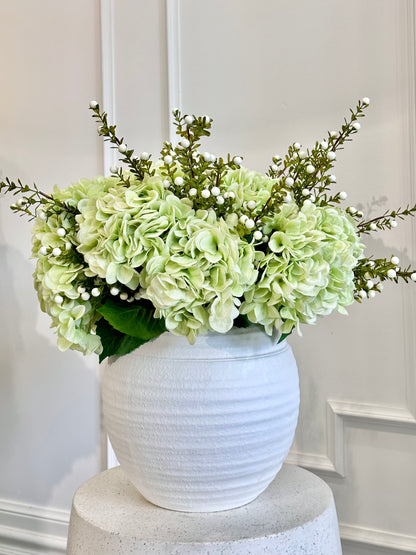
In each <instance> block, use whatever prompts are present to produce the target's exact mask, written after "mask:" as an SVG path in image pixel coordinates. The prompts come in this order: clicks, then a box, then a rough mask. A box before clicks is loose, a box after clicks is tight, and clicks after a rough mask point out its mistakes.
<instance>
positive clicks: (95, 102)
mask: <svg viewBox="0 0 416 555" xmlns="http://www.w3.org/2000/svg"><path fill="white" fill-rule="evenodd" d="M97 106H98V102H97V101H96V100H91V102H90V108H92V109H93V110H94V109H95V108H97Z"/></svg>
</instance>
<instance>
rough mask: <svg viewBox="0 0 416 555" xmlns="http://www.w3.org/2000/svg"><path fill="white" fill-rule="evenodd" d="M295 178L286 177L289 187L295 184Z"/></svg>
mask: <svg viewBox="0 0 416 555" xmlns="http://www.w3.org/2000/svg"><path fill="white" fill-rule="evenodd" d="M294 182H295V181H294V179H293V177H286V179H285V185H287V186H288V187H291V186H292V185H293V184H294Z"/></svg>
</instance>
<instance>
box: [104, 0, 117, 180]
mask: <svg viewBox="0 0 416 555" xmlns="http://www.w3.org/2000/svg"><path fill="white" fill-rule="evenodd" d="M100 18H101V75H102V96H103V100H102V106H101V108H102V109H103V110H104V111H105V112H107V115H108V120H109V123H112V122H115V121H116V116H117V114H116V93H115V87H116V79H115V61H114V52H115V50H114V42H115V39H114V0H101V6H100ZM103 154H104V155H103V163H104V168H103V173H104V175H110V171H109V170H110V167H111V166H117V163H118V156H117V151H116V149H114V148H111V143H110V142H109V141H103Z"/></svg>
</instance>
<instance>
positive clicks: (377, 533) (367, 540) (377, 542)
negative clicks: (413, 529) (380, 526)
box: [339, 523, 416, 555]
mask: <svg viewBox="0 0 416 555" xmlns="http://www.w3.org/2000/svg"><path fill="white" fill-rule="evenodd" d="M339 528H340V533H341V540H342V542H343V543H344V544H348V543H351V544H356V545H357V544H361V545H365V546H371V547H374V548H378V547H379V548H384V549H383V553H385V552H386V551H389V550H391V551H393V552H395V553H397V551H400V552H403V555H404V554H405V553H407V554H408V555H411V554H412V555H413V554H414V553H416V536H408V535H405V534H397V533H394V532H386V531H385V530H375V529H373V528H364V527H362V526H352V525H349V524H342V523H340V525H339Z"/></svg>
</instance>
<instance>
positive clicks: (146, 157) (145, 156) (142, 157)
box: [140, 152, 150, 162]
mask: <svg viewBox="0 0 416 555" xmlns="http://www.w3.org/2000/svg"><path fill="white" fill-rule="evenodd" d="M149 158H150V154H149V153H148V152H142V153H141V154H140V160H143V161H144V162H146V160H149Z"/></svg>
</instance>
